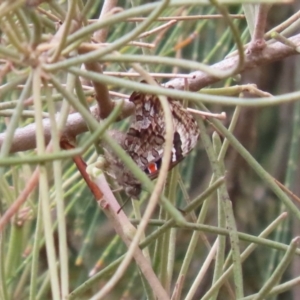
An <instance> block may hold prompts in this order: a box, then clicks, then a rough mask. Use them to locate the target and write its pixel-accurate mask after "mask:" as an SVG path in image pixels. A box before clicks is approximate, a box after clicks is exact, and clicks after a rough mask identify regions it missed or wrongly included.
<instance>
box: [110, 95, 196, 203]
mask: <svg viewBox="0 0 300 300" xmlns="http://www.w3.org/2000/svg"><path fill="white" fill-rule="evenodd" d="M129 100H130V101H131V102H133V103H134V104H135V116H134V118H133V120H132V123H131V125H130V127H129V129H128V131H127V132H126V134H125V136H124V137H123V141H122V142H121V143H120V144H121V146H122V147H123V149H124V150H125V151H126V152H127V153H128V155H129V156H131V158H132V159H133V160H134V161H135V162H136V164H137V165H138V166H139V167H140V168H141V169H142V170H144V172H145V173H146V174H148V176H149V178H150V179H154V178H156V177H157V175H158V173H159V169H160V166H161V160H162V156H163V150H164V144H165V138H164V137H165V133H166V128H165V127H166V125H165V118H164V112H163V109H162V107H161V104H160V101H159V99H158V97H157V96H156V95H151V94H144V93H141V92H133V93H132V95H131V96H130V99H129ZM168 101H169V105H170V110H171V113H172V116H173V130H174V137H173V149H172V159H171V161H170V167H169V169H172V168H173V167H174V166H175V165H176V164H178V163H179V162H180V161H181V160H182V159H184V157H186V156H187V154H188V153H189V152H190V151H191V150H192V149H193V148H194V147H195V146H196V144H197V141H198V138H199V135H200V131H199V128H198V125H197V123H196V121H195V119H194V118H193V115H192V114H191V113H190V112H188V111H187V110H186V109H184V107H183V106H182V104H181V103H180V102H179V101H176V100H174V99H172V98H170V97H168ZM107 156H108V158H109V159H108V161H110V164H111V169H112V171H113V173H114V174H115V177H116V180H117V182H118V183H119V185H121V186H123V187H124V189H125V192H126V193H127V194H128V195H130V196H132V197H134V198H137V196H138V195H139V193H140V191H141V184H140V183H139V181H138V179H136V178H135V177H134V176H133V175H132V174H131V172H130V171H129V170H127V169H126V168H124V165H123V164H122V163H121V162H120V160H119V159H116V160H115V161H114V162H112V160H111V153H110V154H109V155H107Z"/></svg>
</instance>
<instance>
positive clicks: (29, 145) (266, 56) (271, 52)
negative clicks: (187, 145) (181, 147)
mask: <svg viewBox="0 0 300 300" xmlns="http://www.w3.org/2000/svg"><path fill="white" fill-rule="evenodd" d="M289 40H290V41H291V42H292V43H294V44H295V45H298V46H300V34H298V35H295V36H293V37H291V38H290V39H289ZM295 54H297V51H296V50H295V49H293V48H291V47H288V46H286V45H284V44H282V43H280V42H275V43H273V44H271V45H267V46H266V47H265V48H264V49H263V50H262V51H261V52H259V53H249V54H247V55H246V56H245V63H244V66H243V68H242V70H241V72H244V71H247V70H250V69H253V68H256V67H261V66H263V65H266V64H269V63H272V62H274V61H278V60H282V59H284V58H287V57H289V56H292V55H295ZM237 61H238V57H237V56H232V57H228V58H226V59H224V60H222V61H220V62H218V63H216V64H214V65H212V68H214V69H215V70H220V71H226V70H229V69H230V68H233V67H234V66H235V65H236V63H237ZM191 75H192V76H193V78H192V79H188V80H187V81H188V87H189V90H190V91H199V90H200V89H202V88H203V87H206V86H208V85H211V84H213V83H216V82H218V81H220V79H219V78H217V77H213V76H211V75H208V74H206V73H204V72H201V71H196V72H192V73H191ZM184 81H185V79H182V78H176V79H173V80H171V81H169V82H167V83H166V86H173V87H174V88H175V89H179V90H183V89H184V86H185V83H184ZM208 97H209V96H208ZM133 111H134V108H133V106H132V105H131V103H129V102H125V105H124V110H123V114H122V116H120V119H121V118H124V117H127V116H129V115H130V114H132V113H133ZM91 113H92V115H93V116H94V117H95V118H96V119H97V120H99V114H98V108H97V107H92V108H91ZM43 124H44V132H45V140H46V141H47V142H48V141H49V140H50V121H49V120H48V119H45V120H44V121H43ZM35 126H36V125H35V123H33V124H30V125H28V126H26V127H24V128H20V129H17V130H16V132H15V136H14V140H13V143H12V147H11V151H10V152H11V153H12V152H18V151H26V150H29V149H34V148H35V145H36V144H35ZM87 130H88V129H87V127H86V125H85V121H84V120H83V118H82V117H81V115H80V114H79V113H75V114H71V115H70V116H69V117H68V121H67V124H66V126H65V129H64V132H63V135H68V136H69V135H71V136H77V135H78V134H81V133H83V132H86V131H87ZM4 138H5V133H2V134H0V147H1V146H2V143H3V140H4Z"/></svg>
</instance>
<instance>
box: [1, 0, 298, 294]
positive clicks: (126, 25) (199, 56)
mask: <svg viewBox="0 0 300 300" xmlns="http://www.w3.org/2000/svg"><path fill="white" fill-rule="evenodd" d="M79 2H80V3H81V1H79V0H78V1H74V3H77V5H79V4H78V3H79ZM149 2H151V1H149ZM53 3H56V4H55V5H53ZM145 3H146V1H136V0H135V1H133V0H132V1H119V3H118V6H120V7H122V8H124V9H127V8H130V7H132V6H138V5H140V4H145ZM102 4H103V3H102V1H95V4H94V5H93V6H92V7H91V9H90V10H89V11H88V12H87V17H88V18H89V19H96V18H97V17H98V16H99V12H100V11H101V8H102ZM81 5H82V6H84V5H85V3H84V2H83V3H82V4H81ZM39 7H40V8H42V9H43V10H46V11H51V12H52V13H53V14H54V15H55V16H57V19H60V15H59V13H58V11H55V8H56V9H57V7H60V8H61V10H62V11H65V10H66V9H67V3H65V2H55V1H49V3H42V4H40V5H39ZM30 9H34V8H30ZM35 9H36V8H35ZM228 9H229V12H230V13H231V14H243V10H242V7H241V6H240V5H231V6H229V7H228ZM298 9H299V4H298V3H294V4H290V5H275V6H274V7H272V9H271V10H270V13H269V17H268V24H267V26H268V28H267V30H269V29H271V28H273V27H274V26H276V25H278V24H280V23H281V22H283V21H284V20H286V19H287V18H288V17H289V16H291V15H292V14H293V13H295V12H296V11H298ZM21 11H23V14H24V15H25V19H22V14H21V13H20V12H21ZM36 12H37V14H38V15H40V17H41V18H42V19H43V20H42V23H41V30H42V32H43V34H44V35H47V34H54V33H55V31H56V30H57V28H58V26H59V24H58V22H55V21H54V20H53V19H51V18H50V17H47V16H46V15H45V14H43V13H42V12H41V11H38V10H36ZM27 13H28V8H27V7H26V6H23V7H21V8H20V11H19V13H16V14H12V15H11V20H12V22H11V23H10V24H9V25H7V26H13V29H14V30H18V26H19V22H21V20H23V21H24V22H28V23H30V18H29V17H28V15H26V14H27ZM216 13H217V11H216V9H215V8H214V7H213V6H211V5H208V6H200V5H199V6H197V5H194V6H191V7H189V6H182V7H181V8H178V7H176V8H168V9H166V10H165V11H164V12H163V15H162V16H177V15H212V14H216ZM4 19H5V18H4ZM4 19H3V20H4ZM3 22H4V21H2V25H3ZM234 23H235V25H236V26H237V28H238V30H239V32H240V36H241V39H242V41H243V43H244V44H246V43H247V42H249V41H250V34H249V30H248V27H247V23H246V21H245V19H244V18H241V19H234ZM161 24H163V22H154V23H153V24H152V26H151V27H150V28H149V29H151V28H155V27H157V26H158V25H161ZM135 27H136V23H135V22H121V23H117V24H115V25H114V26H112V27H111V28H110V30H109V34H108V38H107V42H108V43H110V42H113V41H115V40H116V39H117V38H119V37H120V36H123V35H124V34H125V33H127V32H129V31H131V30H133V29H134V28H135ZM29 28H30V27H29ZM297 30H298V32H299V28H298V29H297ZM141 41H143V42H145V43H155V44H156V46H155V48H154V49H148V48H140V47H134V46H129V45H124V47H122V48H121V49H119V52H120V53H121V54H123V53H124V54H125V53H126V54H140V55H143V54H151V55H157V56H169V57H177V58H180V57H181V58H186V59H190V60H193V61H198V62H205V63H207V64H213V63H215V62H218V61H220V60H222V59H223V58H224V57H225V56H226V55H227V54H228V53H230V52H231V51H232V50H234V49H235V43H234V40H233V37H232V34H231V32H230V30H229V28H228V27H227V24H226V22H225V21H224V20H222V19H211V20H210V19H203V20H192V21H191V20H189V21H179V22H177V24H175V25H173V26H171V27H170V28H168V29H166V30H165V31H163V33H158V34H155V35H154V36H152V35H151V36H149V37H146V38H143V39H141ZM2 44H3V45H4V46H7V47H8V44H9V43H8V41H7V37H6V36H5V34H3V35H2ZM5 63H6V61H5V60H2V66H3V67H4V65H5ZM144 67H145V68H146V69H147V70H148V71H149V72H150V71H151V72H155V73H181V72H183V73H186V72H187V70H180V69H178V68H175V67H170V66H165V65H163V64H161V65H160V64H158V65H154V64H152V65H144ZM104 68H105V71H113V72H117V71H120V72H127V71H130V66H129V65H128V64H125V63H106V64H104ZM299 70H300V65H299V57H297V56H296V57H290V58H287V59H285V60H283V61H279V62H276V63H273V64H271V65H268V66H262V67H258V68H255V69H254V70H251V71H246V72H244V73H243V74H242V75H241V77H239V78H235V79H236V80H237V81H235V79H232V78H230V79H226V80H222V81H220V82H218V83H217V84H215V85H213V86H211V87H208V88H217V87H218V88H220V87H229V86H231V85H237V84H238V85H241V84H247V83H254V84H257V86H258V88H259V89H261V90H262V91H265V92H269V93H271V94H274V95H279V94H284V93H287V92H291V91H295V90H298V89H299V78H300V76H299V74H300V72H299ZM19 71H20V72H21V71H22V69H21V68H20V69H19ZM16 74H18V72H10V73H7V74H6V75H5V76H4V77H3V80H2V85H5V84H6V83H9V82H10V81H11V80H13V79H14V76H15V75H16ZM59 76H60V79H61V83H63V82H65V81H66V73H62V74H60V75H59ZM133 80H136V79H133ZM167 80H168V79H162V80H161V82H162V83H163V82H166V81H167ZM108 88H109V90H113V91H117V92H121V93H125V94H127V95H129V94H130V93H131V92H132V90H129V89H124V88H120V87H118V86H117V85H114V86H109V87H108ZM21 91H22V88H21V87H18V88H14V89H11V90H9V91H8V92H6V93H5V94H3V95H2V96H1V102H2V104H7V105H8V103H13V100H15V99H18V98H19V96H20V93H21ZM54 95H56V96H57V103H56V107H57V109H58V110H59V107H60V100H61V99H62V97H60V95H59V93H58V94H57V92H54ZM243 96H244V97H251V95H250V94H248V93H247V92H244V93H243ZM59 97H60V99H59ZM208 97H209V96H208ZM86 99H87V101H88V103H89V105H92V104H94V99H93V97H92V96H87V98H86ZM115 99H118V98H115ZM297 105H298V104H297V103H290V104H283V105H279V106H275V107H266V108H242V109H241V113H240V116H239V119H238V123H237V125H236V128H235V131H234V135H235V136H236V137H237V139H238V140H239V141H240V143H241V144H243V145H244V146H245V147H246V148H247V149H248V150H249V151H250V153H251V154H252V155H253V156H254V157H255V158H256V159H257V161H258V162H259V163H260V164H261V165H262V166H263V167H264V168H265V169H266V170H267V171H268V172H269V173H270V174H272V176H274V177H275V178H276V179H278V180H279V181H281V182H285V180H286V176H287V170H288V167H289V165H288V155H289V149H290V146H291V137H292V129H293V120H294V119H293V116H294V114H296V113H298V112H299V108H298V107H297ZM298 106H299V105H298ZM3 107H4V108H5V109H6V110H7V109H8V108H7V107H8V106H7V107H5V106H3ZM208 107H209V109H210V110H211V111H213V112H221V111H226V113H227V119H226V120H225V121H224V124H225V125H226V126H228V125H229V123H230V120H231V117H232V114H233V112H234V107H222V106H221V105H208ZM4 108H2V111H3V110H4ZM11 108H13V106H11ZM31 108H32V107H31V106H29V107H27V109H28V110H30V109H31ZM44 111H45V112H47V106H46V105H45V106H44ZM0 113H1V110H0ZM2 116H5V114H4V113H2ZM0 121H1V123H0V128H1V132H4V131H5V128H6V126H7V123H8V122H9V117H8V116H6V117H3V118H1V119H0ZM32 122H34V120H33V118H32V117H31V118H28V117H22V118H20V119H19V123H18V124H19V126H20V127H23V126H24V125H26V124H30V123H32ZM127 124H128V120H124V121H122V122H119V123H118V124H115V125H113V127H117V128H123V129H124V128H126V126H127ZM207 130H208V132H209V134H210V135H211V134H212V133H213V131H214V130H215V129H214V128H213V127H212V126H210V125H209V124H207ZM88 135H89V133H85V134H82V135H81V136H80V137H78V145H81V144H82V143H84V141H85V140H86V138H87V137H88ZM24 155H34V150H31V151H27V152H25V153H18V154H17V156H19V157H22V156H24ZM83 157H84V160H85V161H92V160H95V158H96V154H95V149H94V147H91V148H90V149H89V150H88V151H87V152H86V153H85V154H84V156H83ZM46 165H47V169H48V175H49V195H50V200H51V207H52V210H51V217H52V219H53V222H54V223H55V219H56V209H55V204H54V198H55V188H54V185H53V169H52V163H47V164H46ZM62 165H63V170H64V173H63V182H62V185H63V186H64V201H65V209H66V223H67V245H68V260H69V262H68V265H69V283H70V291H73V290H74V289H76V288H78V287H79V286H81V285H83V284H84V283H85V282H86V281H87V280H88V278H89V276H90V275H91V274H94V273H96V272H98V271H99V270H101V269H103V268H104V267H106V266H109V264H110V263H112V262H113V261H115V259H116V258H118V257H119V256H120V255H121V254H123V253H124V252H125V251H126V247H125V246H124V244H123V243H122V242H121V241H120V239H119V238H118V236H116V234H115V232H114V230H113V228H112V226H111V224H110V223H109V221H108V220H107V218H106V217H105V215H104V214H103V213H102V212H101V210H100V209H99V207H98V205H97V203H96V201H94V199H93V196H92V194H91V193H90V191H89V189H88V188H87V187H86V184H85V182H84V181H83V180H82V179H81V177H80V175H79V173H78V171H77V169H76V167H75V165H74V163H73V162H72V160H71V159H66V160H65V161H63V164H62ZM225 165H226V171H227V178H226V182H227V188H228V192H229V195H230V198H231V201H232V203H233V210H234V213H235V218H236V223H237V228H238V230H239V231H241V232H247V233H249V234H252V235H255V236H257V235H258V234H259V233H260V232H261V231H262V230H263V229H264V228H265V227H266V226H267V225H268V224H270V223H271V222H272V221H273V220H274V219H275V218H276V217H277V216H278V215H279V213H280V212H281V211H285V210H286V209H285V208H284V207H282V205H281V202H280V201H279V200H278V198H277V197H276V196H275V195H274V194H273V193H272V192H271V191H270V190H269V189H268V188H267V186H266V185H265V183H264V182H262V181H261V179H260V178H258V176H257V175H256V174H255V173H254V171H253V170H252V169H251V168H250V167H249V166H248V164H247V163H245V161H244V159H243V158H241V157H240V156H239V154H237V152H236V151H235V150H233V149H232V148H229V150H228V153H227V155H226V159H225ZM297 167H298V161H297V165H296V166H295V170H294V172H293V180H292V181H291V183H292V184H291V186H289V188H290V189H291V190H292V191H293V192H294V193H295V194H298V195H299V194H300V190H299V185H298V184H297V182H298V181H299V172H298V169H297ZM34 168H35V166H33V165H28V164H23V165H12V166H10V167H5V169H3V173H2V174H3V176H2V179H3V181H2V183H1V194H2V196H1V210H2V212H4V211H5V210H6V209H7V208H8V207H9V206H10V205H11V203H12V202H13V201H14V199H15V198H16V197H17V195H18V194H19V193H20V192H21V191H22V189H23V188H24V187H25V186H26V183H27V180H28V178H29V177H30V176H31V174H32V172H33V170H34ZM179 174H180V177H181V178H182V180H183V182H184V186H185V187H186V190H187V191H188V194H189V195H190V198H191V199H193V198H194V197H196V196H197V195H199V194H200V193H201V192H202V191H204V190H205V189H206V188H207V185H208V183H209V180H210V177H211V174H212V170H211V166H210V163H209V160H208V158H207V154H206V152H205V149H204V147H203V145H202V143H201V142H199V144H198V146H197V149H195V150H194V151H193V152H192V153H191V154H190V155H189V156H188V157H187V158H186V159H185V160H184V161H183V162H182V163H181V164H180V166H179ZM177 191H178V195H177V199H176V206H177V207H182V206H184V203H185V201H184V197H183V193H182V192H181V191H180V189H179V188H178V190H177ZM121 196H122V198H126V197H125V196H124V194H123V193H122V192H121ZM148 197H149V195H148V194H146V193H143V194H142V196H141V198H142V201H141V209H143V207H144V206H145V204H144V202H143V201H145V200H147V198H148ZM215 198H216V197H215ZM38 200H39V191H38V190H35V191H34V192H33V193H32V194H31V195H30V197H29V198H28V200H27V202H26V204H24V206H23V207H22V209H21V210H20V211H19V213H18V217H17V216H15V217H14V218H13V221H12V222H11V223H10V225H9V226H7V227H6V230H5V231H4V232H3V235H2V237H1V239H2V240H1V249H2V250H1V251H2V253H1V255H2V269H1V272H2V276H1V277H2V279H4V280H5V284H2V289H3V286H5V288H6V292H3V290H2V296H1V299H29V290H30V272H31V268H32V265H31V258H32V248H33V244H34V241H35V231H36V226H37V212H38ZM211 202H212V203H211V205H210V208H209V212H208V214H207V217H206V220H205V224H209V225H214V226H216V224H217V202H216V199H213V200H212V201H211ZM199 210H200V208H198V209H197V211H196V213H199ZM124 211H125V212H126V214H127V215H128V216H132V217H133V213H132V206H131V204H127V205H126V206H125V207H124ZM160 213H161V211H160V208H159V207H157V210H156V212H155V215H154V216H153V218H158V216H159V215H160ZM292 221H293V217H292V215H291V216H290V217H289V218H288V221H286V223H285V228H284V229H285V230H286V231H284V233H282V234H279V233H277V234H276V233H273V234H272V236H271V238H273V239H274V238H276V239H277V240H278V241H281V242H283V243H286V244H289V243H290V240H291V238H292V237H294V236H296V235H297V234H299V221H295V222H292ZM154 228H155V227H154ZM152 231H153V227H152V226H149V228H148V233H150V232H152ZM41 232H42V231H41ZM191 235H192V231H187V230H178V231H177V236H176V252H175V263H174V272H173V279H172V284H174V283H175V280H176V278H177V276H178V273H179V271H180V268H181V266H182V260H183V259H184V256H185V254H186V251H187V245H188V243H189V241H190V239H191ZM39 236H40V238H41V243H40V252H39V258H38V277H37V290H36V294H35V295H34V298H32V299H52V296H51V288H50V280H49V270H48V263H47V255H46V249H45V246H44V242H43V241H42V240H43V234H42V233H40V235H39ZM54 237H55V247H56V250H58V237H57V229H55V230H54ZM215 237H216V236H215V235H211V234H208V235H207V238H208V240H209V242H210V243H213V241H214V239H215ZM155 245H156V246H154V244H153V245H151V246H150V253H151V255H153V253H154V252H155V247H157V244H155ZM246 245H248V243H245V242H241V248H242V249H244V248H245V246H246ZM229 246H230V245H229V242H228V243H227V253H228V251H229ZM207 252H208V250H207V247H206V246H205V242H204V241H203V240H201V239H199V243H198V245H197V248H196V251H195V253H196V254H195V255H194V256H193V260H192V264H191V266H190V268H189V271H188V273H187V278H186V281H185V285H184V288H183V295H185V294H186V293H187V292H188V290H189V288H190V283H191V282H192V281H193V280H194V278H195V276H196V274H197V273H198V270H199V268H200V267H201V265H202V264H203V261H204V259H205V258H206V255H207ZM277 254H278V253H277V251H275V250H273V249H271V248H266V247H262V246H259V247H258V248H257V250H256V251H255V252H254V253H253V254H252V255H251V256H250V257H249V259H247V260H246V262H245V263H244V264H243V275H244V289H245V294H246V295H248V294H253V293H255V292H257V291H258V290H259V289H260V287H261V284H262V282H264V281H265V280H266V279H267V278H269V277H270V274H272V272H273V271H274V268H275V266H276V265H277V264H278V260H279V259H280V257H281V256H279V257H277ZM294 260H295V263H294V264H293V266H292V267H291V268H290V269H289V270H288V272H286V274H285V277H284V281H286V280H289V279H291V278H295V277H296V276H297V275H298V274H299V272H298V271H297V267H299V259H298V258H294ZM155 262H156V264H157V265H155V268H156V270H157V272H158V273H159V264H160V262H159V259H158V260H156V261H155ZM298 270H299V268H298ZM213 271H214V268H213V264H212V265H211V266H210V268H209V269H208V272H207V273H206V276H205V278H204V280H203V281H202V283H201V285H200V286H199V288H198V289H197V293H196V295H195V297H194V298H193V299H200V298H201V296H202V295H204V294H205V292H206V291H207V290H208V289H209V287H210V286H211V281H212V277H213ZM111 275H112V272H109V273H107V274H105V275H104V276H103V277H101V278H100V279H98V280H97V281H95V282H94V283H93V284H92V285H91V286H89V288H88V289H86V290H84V291H83V292H82V293H80V294H79V295H78V299H89V297H91V296H92V295H93V294H94V293H96V291H97V290H98V289H99V288H100V287H101V286H102V285H104V283H105V282H106V281H107V280H108V278H109V277H110V276H111ZM229 282H230V284H232V282H231V280H230V281H229ZM143 284H144V282H143V281H142V279H141V277H140V274H139V272H138V269H137V268H136V266H135V264H134V263H132V264H131V266H130V268H129V269H128V270H127V272H126V274H125V276H123V278H122V280H121V281H120V282H119V283H118V284H117V286H116V287H115V288H114V290H113V292H112V293H111V294H110V295H109V296H107V298H106V299H145V297H146V296H145V287H144V285H143ZM31 296H32V295H31ZM299 297H300V295H299V290H298V289H297V288H293V289H291V290H290V291H289V292H288V293H285V294H282V295H279V296H278V298H277V299H298V298H299ZM70 299H75V298H72V297H70ZM181 299H184V298H183V297H182V298H181ZM219 299H232V295H230V294H228V290H227V289H225V288H224V289H221V292H220V294H219Z"/></svg>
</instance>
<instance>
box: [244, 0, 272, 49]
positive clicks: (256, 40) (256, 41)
mask: <svg viewBox="0 0 300 300" xmlns="http://www.w3.org/2000/svg"><path fill="white" fill-rule="evenodd" d="M270 8H271V5H269V4H260V5H259V7H258V11H257V16H256V20H255V27H254V32H253V36H252V40H251V43H250V45H249V48H248V51H249V52H256V51H257V52H260V51H261V50H262V49H263V48H264V47H265V46H266V42H265V39H264V35H265V30H266V25H267V17H268V12H269V10H270Z"/></svg>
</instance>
